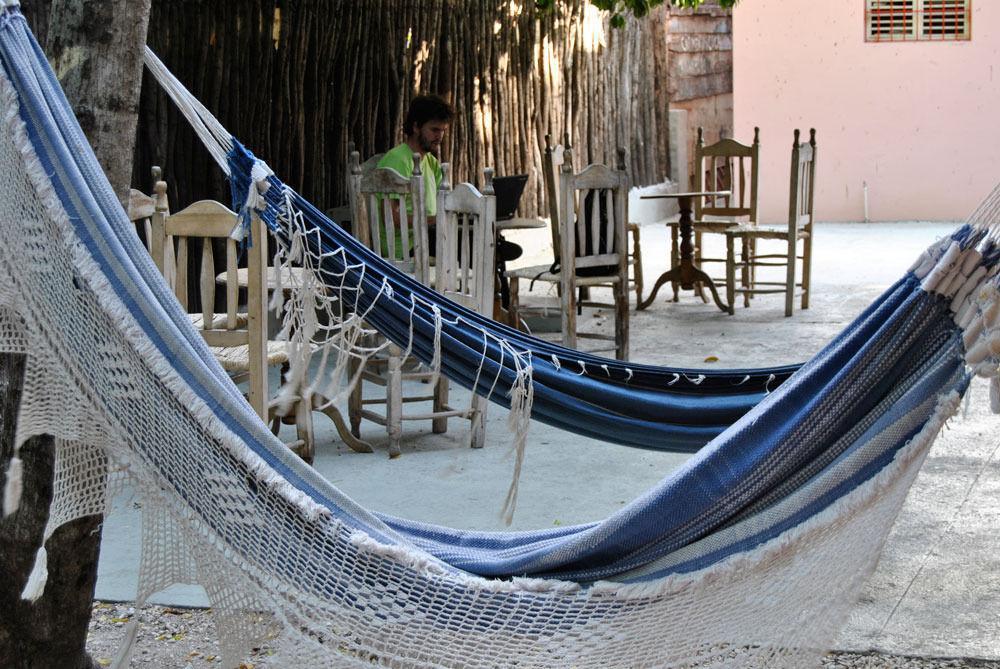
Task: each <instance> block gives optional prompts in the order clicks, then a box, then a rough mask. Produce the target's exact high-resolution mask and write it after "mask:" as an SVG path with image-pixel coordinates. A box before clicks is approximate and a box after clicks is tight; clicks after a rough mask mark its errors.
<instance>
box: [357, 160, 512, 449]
mask: <svg viewBox="0 0 1000 669" xmlns="http://www.w3.org/2000/svg"><path fill="white" fill-rule="evenodd" d="M442 168H443V169H445V167H444V166H443V165H442ZM351 176H352V179H351V190H350V202H351V207H352V221H353V225H354V234H355V236H356V237H357V238H358V239H359V240H360V241H361V242H362V243H363V244H365V245H366V246H368V248H370V249H371V250H373V251H374V252H375V253H378V254H379V255H381V256H382V258H383V259H384V260H386V261H387V262H389V263H391V264H392V265H394V266H395V267H396V269H397V270H399V271H400V272H403V273H406V274H409V275H411V276H412V277H413V278H414V279H416V280H417V281H419V282H420V283H422V284H424V285H425V286H432V284H433V279H432V268H431V267H430V258H429V255H428V239H427V218H426V213H425V199H424V178H423V175H422V173H421V170H420V156H419V155H414V166H413V174H412V175H411V176H410V177H409V178H407V177H404V176H402V175H400V174H399V173H398V172H397V171H396V170H393V169H391V168H386V167H375V168H372V169H371V170H370V171H368V172H365V171H364V170H363V169H362V163H361V162H360V155H359V154H358V153H357V151H355V152H354V153H353V154H352V155H351ZM439 207H440V203H439ZM494 215H495V204H494ZM491 229H492V226H491ZM490 295H491V299H492V284H491V287H490ZM491 308H492V302H491ZM380 344H382V345H383V346H382V350H381V351H380V352H379V353H377V354H376V355H373V356H372V357H370V358H369V359H368V360H367V361H365V362H364V368H363V369H362V370H360V375H359V373H358V370H357V364H358V363H356V362H355V363H352V368H351V370H350V373H351V378H355V377H356V376H357V377H358V382H357V383H356V384H355V387H354V388H353V389H352V391H351V394H350V397H349V399H348V414H349V417H350V422H351V430H352V432H353V433H354V434H355V436H360V430H361V420H362V418H364V419H367V420H370V421H372V422H374V423H377V424H379V425H383V426H385V428H386V432H387V433H388V435H389V456H390V457H398V456H399V454H400V452H401V451H400V443H401V441H402V424H403V421H413V420H430V421H431V429H432V431H433V432H435V433H438V434H440V433H443V432H446V431H447V429H448V419H449V418H456V417H458V418H468V417H470V415H471V414H470V413H469V411H468V410H467V409H454V408H452V407H451V406H449V404H448V393H449V386H448V380H447V379H446V378H445V377H444V376H442V375H440V374H436V373H434V372H433V371H432V370H430V369H428V368H427V367H425V366H424V365H422V364H421V363H420V362H419V361H418V360H417V359H416V358H415V357H413V356H409V357H404V356H403V352H404V351H403V347H400V346H398V345H396V344H395V343H393V342H390V341H385V340H384V339H382V338H380V337H375V338H374V339H373V341H371V342H369V343H368V345H369V346H371V347H377V346H379V345H380ZM414 381H415V382H430V381H434V386H433V388H432V389H431V392H430V394H427V392H426V391H424V392H420V393H417V394H412V395H406V394H404V383H406V382H414ZM366 383H367V384H373V385H376V386H379V387H382V388H384V389H385V390H384V394H382V393H380V394H379V396H377V397H365V395H364V386H365V384H366ZM407 385H408V384H407ZM426 402H430V403H431V405H432V406H431V408H430V410H429V411H424V412H421V413H417V414H413V413H406V412H404V411H403V408H404V406H405V405H406V404H412V403H426ZM376 405H385V412H384V413H378V412H376V411H373V410H372V407H373V406H376ZM480 443H481V442H480V441H477V442H476V443H475V444H474V445H479V444H480Z"/></svg>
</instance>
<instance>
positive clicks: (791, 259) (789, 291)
mask: <svg viewBox="0 0 1000 669" xmlns="http://www.w3.org/2000/svg"><path fill="white" fill-rule="evenodd" d="M798 245H799V244H798V240H797V239H796V238H795V233H794V232H793V233H791V235H790V237H789V239H788V267H787V273H786V275H785V318H788V317H789V316H791V315H792V305H793V304H794V303H795V252H796V250H797V247H798Z"/></svg>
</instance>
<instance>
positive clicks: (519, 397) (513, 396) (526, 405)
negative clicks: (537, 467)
mask: <svg viewBox="0 0 1000 669" xmlns="http://www.w3.org/2000/svg"><path fill="white" fill-rule="evenodd" d="M533 400H534V385H533V384H532V383H531V367H530V366H525V367H522V368H520V369H519V370H518V371H517V378H516V379H515V380H514V384H513V385H512V386H511V389H510V416H509V417H508V419H507V426H508V427H509V428H510V429H511V431H512V432H513V433H514V453H515V456H514V475H513V477H512V479H511V482H510V488H509V489H508V490H507V498H506V499H505V500H504V503H503V509H502V510H501V511H500V513H501V516H502V517H503V522H504V524H505V525H510V524H511V523H512V522H513V521H514V509H515V508H516V507H517V489H518V485H519V483H520V480H521V467H522V466H523V465H524V451H525V444H526V443H527V440H528V425H529V424H530V423H531V404H532V402H533Z"/></svg>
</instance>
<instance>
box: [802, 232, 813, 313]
mask: <svg viewBox="0 0 1000 669" xmlns="http://www.w3.org/2000/svg"><path fill="white" fill-rule="evenodd" d="M807 232H808V235H807V236H806V238H805V239H803V240H802V308H803V309H808V308H809V290H810V286H809V284H810V280H811V279H812V276H811V275H812V230H808V231H807Z"/></svg>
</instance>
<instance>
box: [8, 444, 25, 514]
mask: <svg viewBox="0 0 1000 669" xmlns="http://www.w3.org/2000/svg"><path fill="white" fill-rule="evenodd" d="M23 475H24V463H23V462H22V461H21V458H19V457H17V456H16V455H15V456H14V457H12V458H11V459H10V464H9V465H8V466H7V477H6V481H7V483H6V484H5V485H4V488H3V517H4V518H6V517H7V516H9V515H11V514H12V513H16V512H17V509H18V507H19V506H20V505H21V492H22V490H23V489H24V482H23V481H22V477H23Z"/></svg>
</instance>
